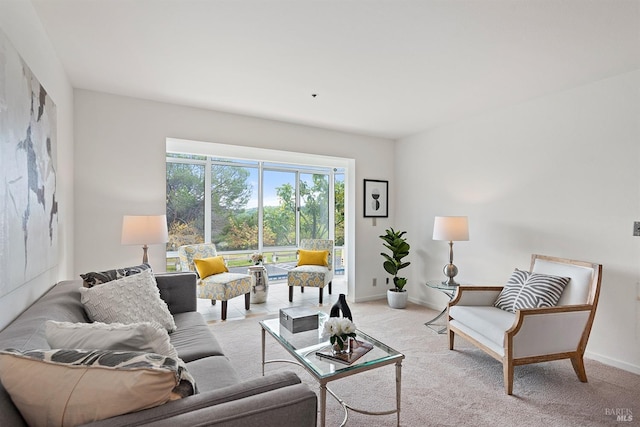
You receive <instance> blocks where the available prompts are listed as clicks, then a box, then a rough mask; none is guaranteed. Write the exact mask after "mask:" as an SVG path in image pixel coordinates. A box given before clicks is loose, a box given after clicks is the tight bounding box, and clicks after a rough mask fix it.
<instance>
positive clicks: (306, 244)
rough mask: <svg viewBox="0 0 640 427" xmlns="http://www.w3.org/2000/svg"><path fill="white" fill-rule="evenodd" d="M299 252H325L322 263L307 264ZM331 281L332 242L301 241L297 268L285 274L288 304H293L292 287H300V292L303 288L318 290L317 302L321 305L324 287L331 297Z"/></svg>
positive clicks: (324, 240) (312, 262)
mask: <svg viewBox="0 0 640 427" xmlns="http://www.w3.org/2000/svg"><path fill="white" fill-rule="evenodd" d="M300 251H327V256H326V257H325V258H323V261H321V262H316V261H317V260H316V261H314V260H311V262H309V263H307V261H305V260H304V258H306V256H304V257H303V256H301V254H300ZM332 280H333V240H328V239H302V240H300V246H299V248H298V266H297V267H295V268H294V269H293V270H291V271H289V273H288V274H287V284H288V285H289V302H293V287H294V286H300V292H304V288H305V287H313V288H318V290H319V296H318V301H319V303H320V304H322V294H323V290H324V287H325V286H327V285H328V287H329V295H331V281H332Z"/></svg>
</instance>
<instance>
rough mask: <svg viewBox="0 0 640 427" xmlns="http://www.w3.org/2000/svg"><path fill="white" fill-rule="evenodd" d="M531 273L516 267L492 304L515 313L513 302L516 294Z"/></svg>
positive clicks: (518, 293) (516, 296)
mask: <svg viewBox="0 0 640 427" xmlns="http://www.w3.org/2000/svg"><path fill="white" fill-rule="evenodd" d="M530 275H531V273H529V272H528V271H523V270H518V269H517V268H516V269H515V270H514V271H513V273H511V277H510V278H509V280H507V284H506V285H504V288H502V292H500V295H498V298H497V299H496V302H495V303H493V305H494V306H496V307H498V308H500V309H502V310H505V311H510V312H511V313H515V312H516V311H515V309H514V308H513V306H514V302H515V301H516V300H517V298H518V295H520V292H521V290H522V287H523V286H524V284H525V283H526V281H527V279H528V278H529V276H530Z"/></svg>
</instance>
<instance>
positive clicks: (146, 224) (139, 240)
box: [122, 215, 169, 263]
mask: <svg viewBox="0 0 640 427" xmlns="http://www.w3.org/2000/svg"><path fill="white" fill-rule="evenodd" d="M168 240H169V232H168V230H167V216H166V215H125V216H124V217H123V218H122V244H123V245H143V246H142V251H143V253H142V262H143V263H148V262H149V257H148V256H147V249H149V247H148V246H147V245H155V244H159V243H166V242H167V241H168Z"/></svg>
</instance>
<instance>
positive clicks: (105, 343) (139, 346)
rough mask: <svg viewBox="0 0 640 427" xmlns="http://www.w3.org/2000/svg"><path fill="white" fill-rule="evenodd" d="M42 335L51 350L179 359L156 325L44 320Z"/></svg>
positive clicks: (166, 337)
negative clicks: (133, 353) (140, 353)
mask: <svg viewBox="0 0 640 427" xmlns="http://www.w3.org/2000/svg"><path fill="white" fill-rule="evenodd" d="M45 334H46V337H47V342H48V343H49V346H50V347H51V348H82V349H87V350H91V349H101V350H126V351H144V352H147V353H156V354H161V355H163V356H168V357H173V358H177V357H178V352H177V351H176V349H175V348H174V347H173V345H171V342H170V341H169V334H168V333H167V330H166V329H165V328H164V327H163V326H162V325H160V324H159V323H156V322H142V323H130V324H123V323H101V322H94V323H71V322H56V321H54V320H47V322H46V324H45Z"/></svg>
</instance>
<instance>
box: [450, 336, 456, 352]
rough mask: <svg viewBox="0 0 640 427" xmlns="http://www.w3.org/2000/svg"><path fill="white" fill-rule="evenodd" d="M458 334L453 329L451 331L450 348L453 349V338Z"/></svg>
mask: <svg viewBox="0 0 640 427" xmlns="http://www.w3.org/2000/svg"><path fill="white" fill-rule="evenodd" d="M455 336H456V334H455V333H454V332H453V331H449V350H453V340H454V338H455Z"/></svg>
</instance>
